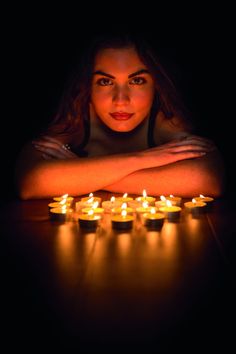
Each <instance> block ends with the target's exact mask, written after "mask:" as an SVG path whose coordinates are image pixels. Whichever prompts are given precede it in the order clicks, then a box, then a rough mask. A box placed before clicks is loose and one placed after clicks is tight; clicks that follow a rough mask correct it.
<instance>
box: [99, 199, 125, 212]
mask: <svg viewBox="0 0 236 354" xmlns="http://www.w3.org/2000/svg"><path fill="white" fill-rule="evenodd" d="M121 204H122V201H119V200H116V198H115V197H111V199H110V200H104V201H103V202H102V207H103V209H104V211H105V213H110V212H111V209H113V208H117V207H120V206H121Z"/></svg>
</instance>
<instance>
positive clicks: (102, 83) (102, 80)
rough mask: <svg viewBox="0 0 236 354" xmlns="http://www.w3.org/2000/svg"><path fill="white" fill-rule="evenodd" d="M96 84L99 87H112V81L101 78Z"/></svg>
mask: <svg viewBox="0 0 236 354" xmlns="http://www.w3.org/2000/svg"><path fill="white" fill-rule="evenodd" d="M96 84H97V85H100V86H109V85H112V80H111V79H107V78H104V77H103V78H101V79H98V80H97V82H96Z"/></svg>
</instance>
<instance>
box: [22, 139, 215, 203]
mask: <svg viewBox="0 0 236 354" xmlns="http://www.w3.org/2000/svg"><path fill="white" fill-rule="evenodd" d="M211 150H212V146H211V144H209V143H208V141H206V140H204V139H201V138H199V137H192V138H191V139H189V140H186V139H185V140H182V139H181V140H175V141H172V142H169V143H167V144H163V145H161V146H158V147H156V148H152V149H148V150H145V151H140V152H132V153H128V154H117V155H108V156H101V157H89V158H77V157H76V156H75V155H74V156H69V155H68V156H67V157H66V156H64V157H63V158H62V157H59V154H60V156H62V155H61V154H62V151H61V145H60V146H59V145H58V144H55V143H53V142H51V141H50V144H49V143H48V142H46V143H43V142H40V141H39V142H38V148H37V149H35V147H34V146H33V145H32V144H31V143H30V144H28V145H27V146H25V148H24V149H23V151H22V152H21V154H20V156H19V159H18V161H17V165H16V186H17V190H18V194H19V196H20V197H21V198H22V199H30V198H46V197H51V196H54V195H62V194H65V193H69V194H71V195H81V194H87V193H90V192H93V191H95V190H98V189H105V188H107V186H112V185H114V186H117V187H116V188H118V186H119V188H121V189H125V190H126V184H127V187H128V186H130V190H126V191H127V192H131V189H132V190H133V189H134V187H133V186H132V182H131V183H130V181H132V180H129V177H128V176H129V175H132V174H133V175H132V177H130V178H135V179H134V180H135V181H138V183H140V181H141V179H142V178H144V180H143V181H145V180H146V179H147V175H148V174H150V176H149V179H150V181H152V180H153V171H154V170H153V169H152V168H157V167H160V166H165V165H169V164H173V163H176V162H177V161H181V160H186V159H196V161H197V160H199V159H198V158H199V157H200V156H203V155H204V154H206V153H207V152H209V151H211ZM48 154H49V155H48ZM43 156H51V157H53V156H54V157H55V158H51V159H49V160H45V159H44V158H43ZM162 168H163V167H162ZM146 169H147V170H146ZM140 170H141V171H140ZM142 170H146V171H145V172H143V171H142ZM137 171H140V172H139V173H140V175H138V174H135V173H136V172H137ZM156 171H158V169H157V170H156ZM160 171H161V170H160ZM163 171H164V170H163ZM166 171H168V169H167V170H166ZM143 173H145V176H144V175H143ZM162 173H163V174H164V173H165V172H162ZM176 173H177V172H176ZM166 174H168V172H166ZM151 176H152V177H151ZM125 177H127V180H125ZM177 177H178V178H180V174H179V173H178V174H177ZM181 178H182V177H181ZM169 179H170V177H169ZM155 180H156V179H155ZM125 181H127V182H125ZM128 181H129V182H128ZM122 183H123V185H122ZM122 186H123V187H122ZM146 188H147V187H146ZM136 191H137V192H138V186H137V190H136ZM172 193H174V191H173V192H172ZM156 194H157V192H156ZM158 194H159V193H158Z"/></svg>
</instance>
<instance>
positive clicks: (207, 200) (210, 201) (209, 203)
mask: <svg viewBox="0 0 236 354" xmlns="http://www.w3.org/2000/svg"><path fill="white" fill-rule="evenodd" d="M194 199H195V200H196V202H204V203H206V204H207V205H206V209H207V210H208V211H209V210H210V209H211V207H212V205H213V201H214V198H212V197H205V196H204V195H203V194H200V196H199V197H194Z"/></svg>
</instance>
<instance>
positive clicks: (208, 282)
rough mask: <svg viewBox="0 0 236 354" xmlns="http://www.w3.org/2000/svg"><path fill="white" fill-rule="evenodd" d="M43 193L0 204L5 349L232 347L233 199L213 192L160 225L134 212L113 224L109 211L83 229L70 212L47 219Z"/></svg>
mask: <svg viewBox="0 0 236 354" xmlns="http://www.w3.org/2000/svg"><path fill="white" fill-rule="evenodd" d="M95 195H100V196H101V197H102V198H103V200H105V199H109V198H110V196H111V194H109V193H106V192H102V191H101V192H97V193H95ZM77 200H79V198H76V201H77ZM50 201H51V200H32V201H24V202H23V201H19V200H15V201H11V202H9V203H6V204H5V205H3V206H2V208H1V260H2V267H1V270H2V277H1V299H2V301H1V305H2V306H1V308H2V310H1V322H2V325H3V326H2V330H1V338H2V339H1V340H2V343H6V344H7V348H8V350H9V351H10V349H11V348H12V347H14V346H15V345H17V348H18V349H21V350H29V351H30V352H31V353H34V352H35V351H36V350H37V349H40V350H42V349H45V348H46V349H52V350H56V349H62V348H63V349H68V350H72V348H73V349H74V348H76V349H80V351H78V352H80V353H83V352H94V351H95V350H97V351H99V350H100V351H101V350H102V351H103V352H109V353H115V352H119V353H120V352H121V351H123V350H124V351H125V350H126V351H127V350H133V351H134V352H139V350H140V352H143V353H151V352H154V353H159V352H160V353H162V352H167V353H168V352H173V349H176V350H182V352H183V351H184V352H188V353H192V352H194V351H195V350H196V351H199V350H204V349H205V350H206V349H207V350H209V352H212V350H213V349H221V350H222V352H225V353H226V352H229V348H231V351H232V348H233V347H235V344H234V336H235V320H236V317H235V300H236V299H235V272H234V265H235V256H236V254H235V250H236V247H235V238H236V226H235V225H236V211H235V208H234V207H233V203H229V202H228V201H227V200H226V199H224V198H222V199H219V200H215V201H214V204H213V208H212V210H211V211H210V212H208V213H205V214H204V215H202V216H201V217H199V218H192V216H191V214H188V213H187V212H186V211H185V209H183V210H182V212H181V218H180V220H179V222H177V223H172V222H168V221H167V220H166V221H165V223H164V226H163V228H162V230H161V231H153V230H151V231H149V230H147V229H146V228H145V227H144V226H142V224H140V223H139V222H135V225H134V228H133V229H132V230H131V231H130V232H123V233H118V232H116V231H114V230H112V229H111V227H110V226H109V222H108V221H106V222H104V224H102V226H101V227H99V228H98V229H97V231H96V232H89V233H86V232H82V231H81V230H80V228H79V226H78V223H77V221H76V220H74V221H71V222H67V223H64V224H63V223H62V224H60V223H56V222H52V221H50V219H49V217H48V207H47V205H48V203H49V202H50ZM184 201H185V200H184ZM232 346H233V347H232Z"/></svg>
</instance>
